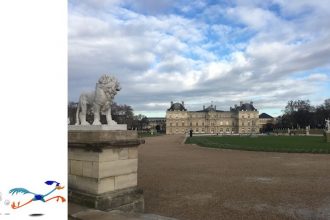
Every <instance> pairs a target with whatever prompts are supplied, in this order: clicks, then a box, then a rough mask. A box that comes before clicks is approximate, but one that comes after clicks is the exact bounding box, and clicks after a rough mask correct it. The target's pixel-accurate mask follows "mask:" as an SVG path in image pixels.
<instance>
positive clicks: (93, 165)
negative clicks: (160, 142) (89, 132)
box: [68, 147, 138, 194]
mask: <svg viewBox="0 0 330 220" xmlns="http://www.w3.org/2000/svg"><path fill="white" fill-rule="evenodd" d="M137 152H138V151H137V147H129V148H125V147H124V148H113V149H111V148H110V149H104V150H103V152H93V151H86V150H85V149H81V148H71V149H69V154H68V157H69V161H68V164H69V167H68V171H69V185H70V186H71V187H74V188H76V189H79V190H81V191H84V192H88V193H92V194H101V193H105V192H109V191H114V190H118V189H123V188H127V187H134V186H137V168H138V159H137V158H138V153H137Z"/></svg>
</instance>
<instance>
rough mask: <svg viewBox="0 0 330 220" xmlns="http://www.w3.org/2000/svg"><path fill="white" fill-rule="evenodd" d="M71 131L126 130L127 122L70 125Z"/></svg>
mask: <svg viewBox="0 0 330 220" xmlns="http://www.w3.org/2000/svg"><path fill="white" fill-rule="evenodd" d="M68 130H69V131H116V130H117V131H118V130H119V131H126V130H127V124H117V123H116V122H115V121H113V123H112V122H111V123H110V124H109V125H69V127H68Z"/></svg>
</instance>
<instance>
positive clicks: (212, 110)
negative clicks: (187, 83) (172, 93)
mask: <svg viewBox="0 0 330 220" xmlns="http://www.w3.org/2000/svg"><path fill="white" fill-rule="evenodd" d="M190 130H192V131H193V132H194V133H214V134H215V133H216V134H251V133H259V112H258V110H257V109H256V108H255V107H254V106H253V102H250V103H243V102H240V104H239V105H235V106H234V107H233V108H232V107H230V110H229V111H222V110H217V108H216V106H215V105H213V104H211V105H210V106H208V107H207V108H205V106H203V109H202V110H199V111H188V110H187V109H186V108H185V105H184V102H182V103H173V102H171V107H170V108H169V109H167V111H166V134H184V133H189V131H190Z"/></svg>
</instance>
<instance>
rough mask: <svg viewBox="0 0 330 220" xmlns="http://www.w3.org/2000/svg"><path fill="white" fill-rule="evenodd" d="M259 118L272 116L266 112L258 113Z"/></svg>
mask: <svg viewBox="0 0 330 220" xmlns="http://www.w3.org/2000/svg"><path fill="white" fill-rule="evenodd" d="M259 118H273V117H272V116H270V115H268V114H266V113H261V114H260V115H259Z"/></svg>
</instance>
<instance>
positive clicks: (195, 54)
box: [68, 0, 330, 117]
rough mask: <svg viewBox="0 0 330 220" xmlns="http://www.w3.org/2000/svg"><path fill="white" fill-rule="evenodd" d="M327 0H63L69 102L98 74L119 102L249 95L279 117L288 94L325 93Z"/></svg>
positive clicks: (160, 106)
mask: <svg viewBox="0 0 330 220" xmlns="http://www.w3.org/2000/svg"><path fill="white" fill-rule="evenodd" d="M329 17H330V1H329V0H313V1H310V0H292V1H284V0H251V1H247V0H231V1H229V0H219V1H211V0H210V1H207V0H205V1H201V0H181V1H177V0H157V1H154V0H139V1H136V0H100V1H94V0H85V1H79V0H69V2H68V101H74V102H77V101H78V99H79V95H80V93H81V92H85V91H92V90H93V89H94V88H95V83H96V81H97V80H98V78H99V77H100V76H101V75H103V74H110V75H112V76H115V77H116V78H117V79H118V80H119V82H120V84H121V87H122V90H121V91H120V92H119V93H118V94H117V96H116V97H115V100H114V101H115V102H117V103H118V104H126V105H130V106H132V108H133V109H134V113H135V114H144V115H146V116H148V117H162V116H165V113H166V109H167V108H169V107H170V102H171V101H173V102H181V101H184V103H185V106H186V108H187V109H188V110H192V111H195V110H200V109H202V108H203V105H206V106H208V105H210V104H211V103H213V104H214V105H216V106H217V109H220V110H226V111H228V110H229V108H230V107H231V106H234V105H235V104H239V102H240V101H243V102H250V101H253V103H254V106H255V107H256V108H257V109H258V110H259V112H260V113H261V112H266V113H268V114H270V115H272V116H279V115H281V114H282V113H283V112H282V110H283V109H284V108H285V105H286V104H287V102H288V101H289V100H297V99H304V100H306V99H309V100H310V102H311V104H312V105H320V104H322V103H323V102H324V100H325V99H327V98H330V19H329Z"/></svg>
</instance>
